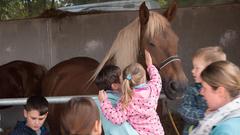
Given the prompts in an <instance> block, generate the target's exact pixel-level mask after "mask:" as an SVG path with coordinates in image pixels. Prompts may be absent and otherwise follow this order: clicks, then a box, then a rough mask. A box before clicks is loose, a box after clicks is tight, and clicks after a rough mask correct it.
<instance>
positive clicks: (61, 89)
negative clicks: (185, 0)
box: [42, 3, 187, 134]
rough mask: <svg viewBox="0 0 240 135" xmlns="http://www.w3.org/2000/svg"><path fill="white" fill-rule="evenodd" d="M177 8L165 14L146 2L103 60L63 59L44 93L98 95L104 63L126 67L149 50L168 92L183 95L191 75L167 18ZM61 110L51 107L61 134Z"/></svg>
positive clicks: (50, 118)
mask: <svg viewBox="0 0 240 135" xmlns="http://www.w3.org/2000/svg"><path fill="white" fill-rule="evenodd" d="M175 11H176V5H173V6H170V7H169V8H168V9H167V10H166V12H165V13H164V15H165V17H164V16H162V15H160V14H159V13H156V12H153V11H149V10H148V8H147V7H146V5H145V3H143V4H141V6H140V9H139V17H137V18H136V19H134V20H133V21H132V22H131V23H130V24H129V25H127V26H126V27H124V28H123V29H122V30H120V32H119V33H118V35H117V37H116V39H115V40H114V42H113V44H112V46H111V48H110V49H109V51H108V52H107V53H106V55H105V57H104V59H103V60H102V62H101V63H98V62H97V61H96V60H94V59H92V58H88V57H76V58H73V59H69V60H65V61H62V62H61V63H59V64H57V65H55V66H54V67H53V68H51V69H50V70H49V71H48V73H47V74H46V76H45V77H44V79H43V82H42V88H43V89H42V92H43V93H42V94H43V95H44V96H66V95H84V94H88V95H90V94H97V93H98V89H97V88H96V86H95V85H94V83H92V81H93V80H94V79H95V78H96V76H97V74H98V73H99V71H100V70H101V69H102V67H103V66H104V65H107V64H109V63H111V64H115V65H117V66H119V67H120V68H121V69H124V68H125V67H126V66H127V65H129V64H131V63H133V62H140V63H142V62H143V61H144V55H143V54H144V51H143V50H144V49H147V50H148V51H149V52H150V54H151V56H152V59H153V63H154V65H156V67H157V68H158V69H159V72H160V74H161V76H162V82H163V90H164V92H165V95H166V96H167V97H168V98H169V99H177V98H179V97H181V96H182V94H183V90H184V89H185V87H186V83H187V78H186V76H185V74H184V72H183V69H182V66H181V61H180V58H179V57H178V56H177V47H178V37H177V35H176V34H175V32H174V31H173V30H172V28H171V25H170V24H169V22H168V20H167V19H172V15H173V14H174V13H175ZM159 108H160V107H158V109H159ZM61 109H62V106H61V105H51V107H50V108H49V116H48V124H49V126H50V130H51V132H52V134H60V133H59V130H58V129H59V128H60V127H59V117H60V113H61ZM158 111H159V112H160V110H158ZM57 130H58V131H57Z"/></svg>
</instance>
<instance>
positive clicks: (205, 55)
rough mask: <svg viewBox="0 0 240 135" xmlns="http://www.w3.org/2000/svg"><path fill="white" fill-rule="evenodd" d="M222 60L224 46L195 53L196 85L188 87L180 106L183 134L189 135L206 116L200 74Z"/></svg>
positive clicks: (193, 70)
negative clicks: (183, 124)
mask: <svg viewBox="0 0 240 135" xmlns="http://www.w3.org/2000/svg"><path fill="white" fill-rule="evenodd" d="M220 60H226V54H225V53H224V52H223V50H222V48H220V47H217V46H210V47H205V48H201V49H199V50H197V51H196V52H195V54H194V55H193V58H192V63H193V69H192V75H193V78H194V80H195V85H194V87H188V89H187V90H186V93H185V96H184V98H183V100H182V103H181V105H180V107H179V108H178V112H179V113H180V115H181V117H182V118H183V120H184V121H185V126H184V130H183V135H188V134H189V132H190V131H191V130H192V129H193V128H195V127H196V126H197V125H198V122H199V120H200V119H202V118H203V117H204V114H205V113H206V111H207V104H206V101H205V100H204V99H203V96H202V95H201V94H200V92H201V87H202V86H201V84H200V82H201V78H200V74H201V72H202V71H203V69H204V68H205V67H207V66H208V65H209V64H211V63H213V62H216V61H220ZM219 79H221V78H219Z"/></svg>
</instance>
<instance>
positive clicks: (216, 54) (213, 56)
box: [193, 46, 227, 65]
mask: <svg viewBox="0 0 240 135" xmlns="http://www.w3.org/2000/svg"><path fill="white" fill-rule="evenodd" d="M195 58H203V60H204V62H205V63H206V65H209V64H210V63H212V62H216V61H221V60H226V59H227V56H226V54H225V53H224V52H223V49H222V48H221V47H219V46H209V47H204V48H200V49H198V50H197V51H196V52H195V54H194V55H193V59H195Z"/></svg>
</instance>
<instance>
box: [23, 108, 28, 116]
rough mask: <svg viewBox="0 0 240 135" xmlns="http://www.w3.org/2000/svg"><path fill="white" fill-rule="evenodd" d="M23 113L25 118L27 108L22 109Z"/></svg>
mask: <svg viewBox="0 0 240 135" xmlns="http://www.w3.org/2000/svg"><path fill="white" fill-rule="evenodd" d="M23 115H24V117H25V118H27V115H28V114H27V110H26V109H23Z"/></svg>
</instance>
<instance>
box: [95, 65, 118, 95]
mask: <svg viewBox="0 0 240 135" xmlns="http://www.w3.org/2000/svg"><path fill="white" fill-rule="evenodd" d="M120 76H121V69H120V68H119V67H118V66H115V65H107V66H104V67H103V68H102V70H101V71H100V72H99V74H98V75H97V77H96V80H95V84H96V85H97V87H98V89H104V90H111V89H112V87H111V85H112V84H113V83H120Z"/></svg>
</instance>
